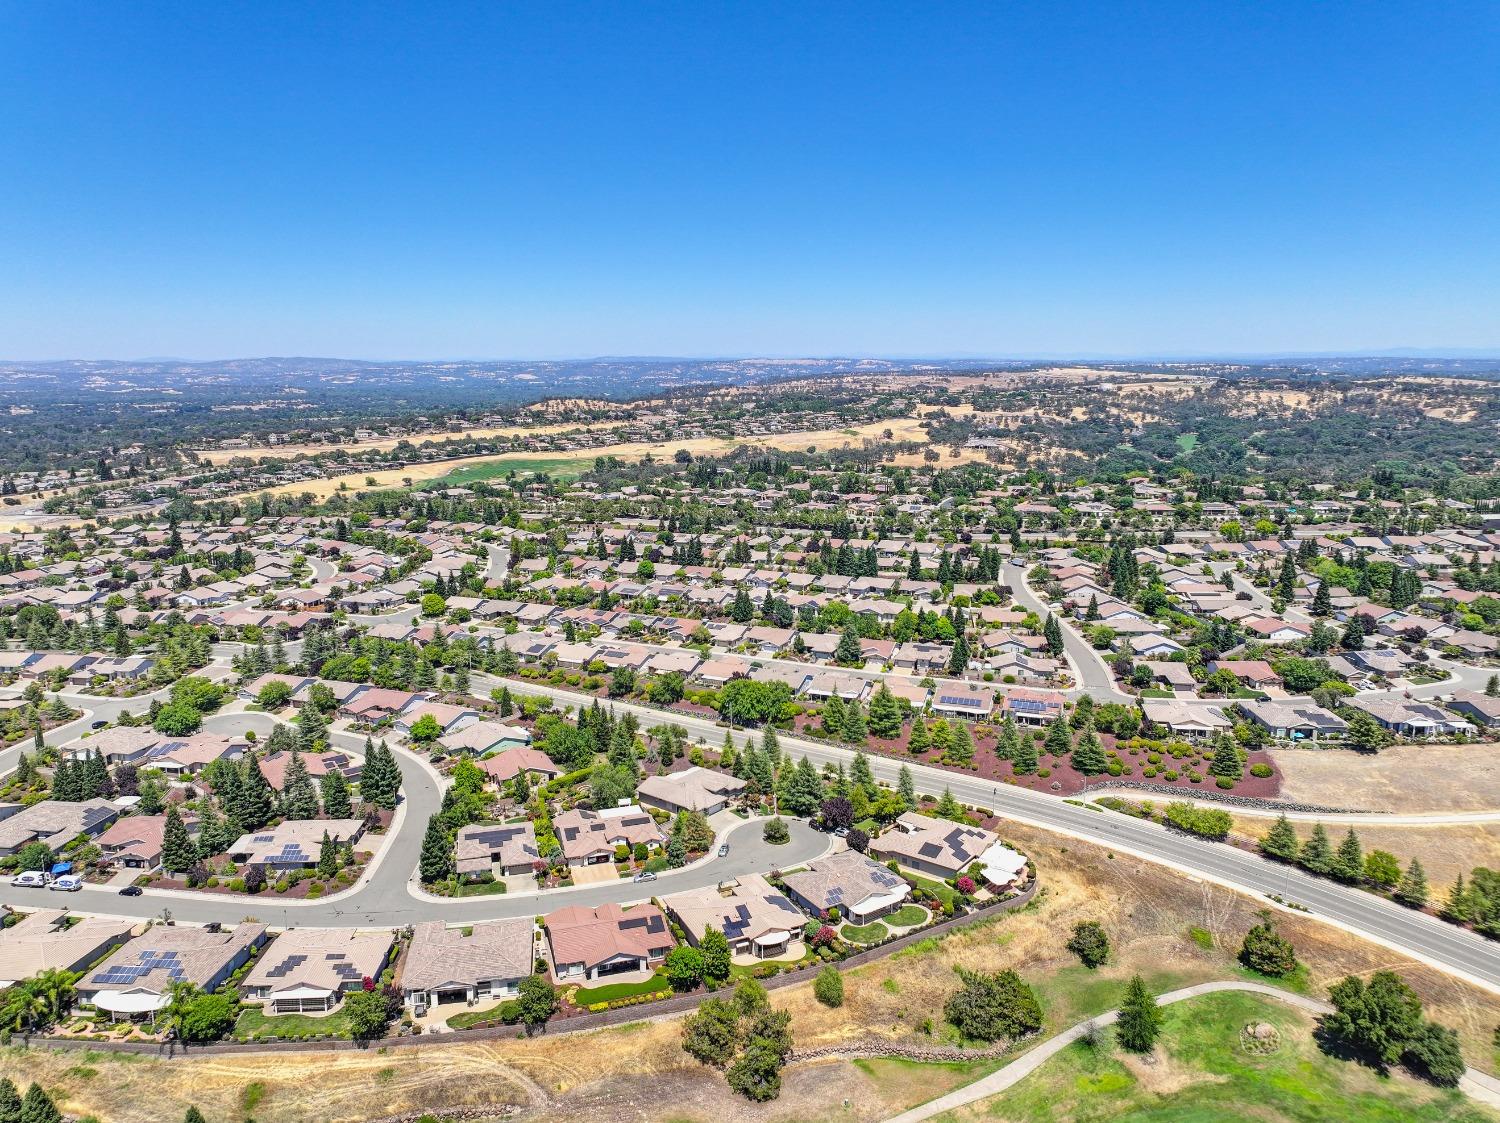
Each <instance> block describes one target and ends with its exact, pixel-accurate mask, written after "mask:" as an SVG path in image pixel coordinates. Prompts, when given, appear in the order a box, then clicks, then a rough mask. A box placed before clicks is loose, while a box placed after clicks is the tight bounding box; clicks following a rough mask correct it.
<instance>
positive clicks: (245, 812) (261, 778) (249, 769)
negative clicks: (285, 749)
mask: <svg viewBox="0 0 1500 1123" xmlns="http://www.w3.org/2000/svg"><path fill="white" fill-rule="evenodd" d="M238 788H239V791H238V793H237V796H238V798H237V801H236V803H235V806H233V807H228V808H226V809H225V810H227V811H228V812H229V814H230V815H231V816H232V817H233V818H234V821H235V822H236V823H238V824H239V825H240V826H241V827H243V828H244V829H245V830H247V831H258V830H260V828H261V827H263V826H265V825H266V823H268V822H269V821H270V819H271V809H272V807H273V805H274V798H273V793H272V791H271V785H270V784H268V783H267V782H266V776H265V773H264V772H262V771H261V770H260V761H259V760H257V759H256V756H255V754H254V753H250V754H249V755H248V756H247V757H246V758H245V771H244V775H243V776H242V778H241V780H240V783H239V785H238Z"/></svg>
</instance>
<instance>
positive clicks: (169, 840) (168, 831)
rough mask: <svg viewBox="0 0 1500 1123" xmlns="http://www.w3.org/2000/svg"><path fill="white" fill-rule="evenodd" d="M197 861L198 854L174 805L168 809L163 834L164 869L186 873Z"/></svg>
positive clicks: (162, 862)
mask: <svg viewBox="0 0 1500 1123" xmlns="http://www.w3.org/2000/svg"><path fill="white" fill-rule="evenodd" d="M197 861H198V852H197V850H196V849H195V848H194V846H193V840H192V839H191V838H189V837H188V831H187V827H186V826H184V825H183V822H182V816H181V815H179V814H177V805H176V804H175V803H174V804H172V805H171V806H169V807H168V808H167V824H166V828H165V830H164V832H163V834H162V847H161V864H162V868H163V869H165V870H167V871H168V872H170V873H186V872H187V871H188V870H190V869H192V867H193V865H194V864H195V863H196V862H197Z"/></svg>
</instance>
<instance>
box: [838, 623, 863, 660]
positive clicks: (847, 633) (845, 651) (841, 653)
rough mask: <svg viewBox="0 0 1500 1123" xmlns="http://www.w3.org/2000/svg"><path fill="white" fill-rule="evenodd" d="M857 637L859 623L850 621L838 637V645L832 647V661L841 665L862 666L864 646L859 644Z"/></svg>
mask: <svg viewBox="0 0 1500 1123" xmlns="http://www.w3.org/2000/svg"><path fill="white" fill-rule="evenodd" d="M859 638H860V637H859V625H858V624H855V623H854V622H852V621H851V622H850V623H849V626H848V627H846V628H845V629H844V634H843V635H841V636H840V637H839V642H838V646H837V647H835V648H834V649H833V661H834V662H835V663H837V664H838V665H839V666H841V667H860V666H863V665H864V661H865V659H864V654H863V652H864V648H863V647H861V646H860V642H859Z"/></svg>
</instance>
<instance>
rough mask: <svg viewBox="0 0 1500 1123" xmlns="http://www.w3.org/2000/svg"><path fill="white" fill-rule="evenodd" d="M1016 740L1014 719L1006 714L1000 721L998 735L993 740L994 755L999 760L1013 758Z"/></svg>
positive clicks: (1014, 756)
mask: <svg viewBox="0 0 1500 1123" xmlns="http://www.w3.org/2000/svg"><path fill="white" fill-rule="evenodd" d="M1018 740H1019V739H1018V737H1017V735H1016V719H1015V718H1014V717H1012V716H1011V715H1010V714H1006V715H1005V720H1004V721H1002V722H1001V723H1000V735H999V737H998V738H996V740H995V756H996V757H997V758H999V759H1000V760H1014V759H1015V758H1016V746H1017V744H1018Z"/></svg>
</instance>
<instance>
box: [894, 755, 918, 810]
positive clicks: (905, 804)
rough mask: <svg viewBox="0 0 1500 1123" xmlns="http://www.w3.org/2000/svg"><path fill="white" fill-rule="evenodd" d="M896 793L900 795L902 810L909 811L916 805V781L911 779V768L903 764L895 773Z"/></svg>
mask: <svg viewBox="0 0 1500 1123" xmlns="http://www.w3.org/2000/svg"><path fill="white" fill-rule="evenodd" d="M896 794H897V795H899V796H900V797H901V803H902V810H904V811H910V810H911V809H912V808H914V807H915V806H916V805H917V785H916V781H915V780H913V779H912V774H911V769H910V768H908V767H907V766H906V765H904V764H903V765H902V766H901V771H900V772H898V773H897V774H896Z"/></svg>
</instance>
